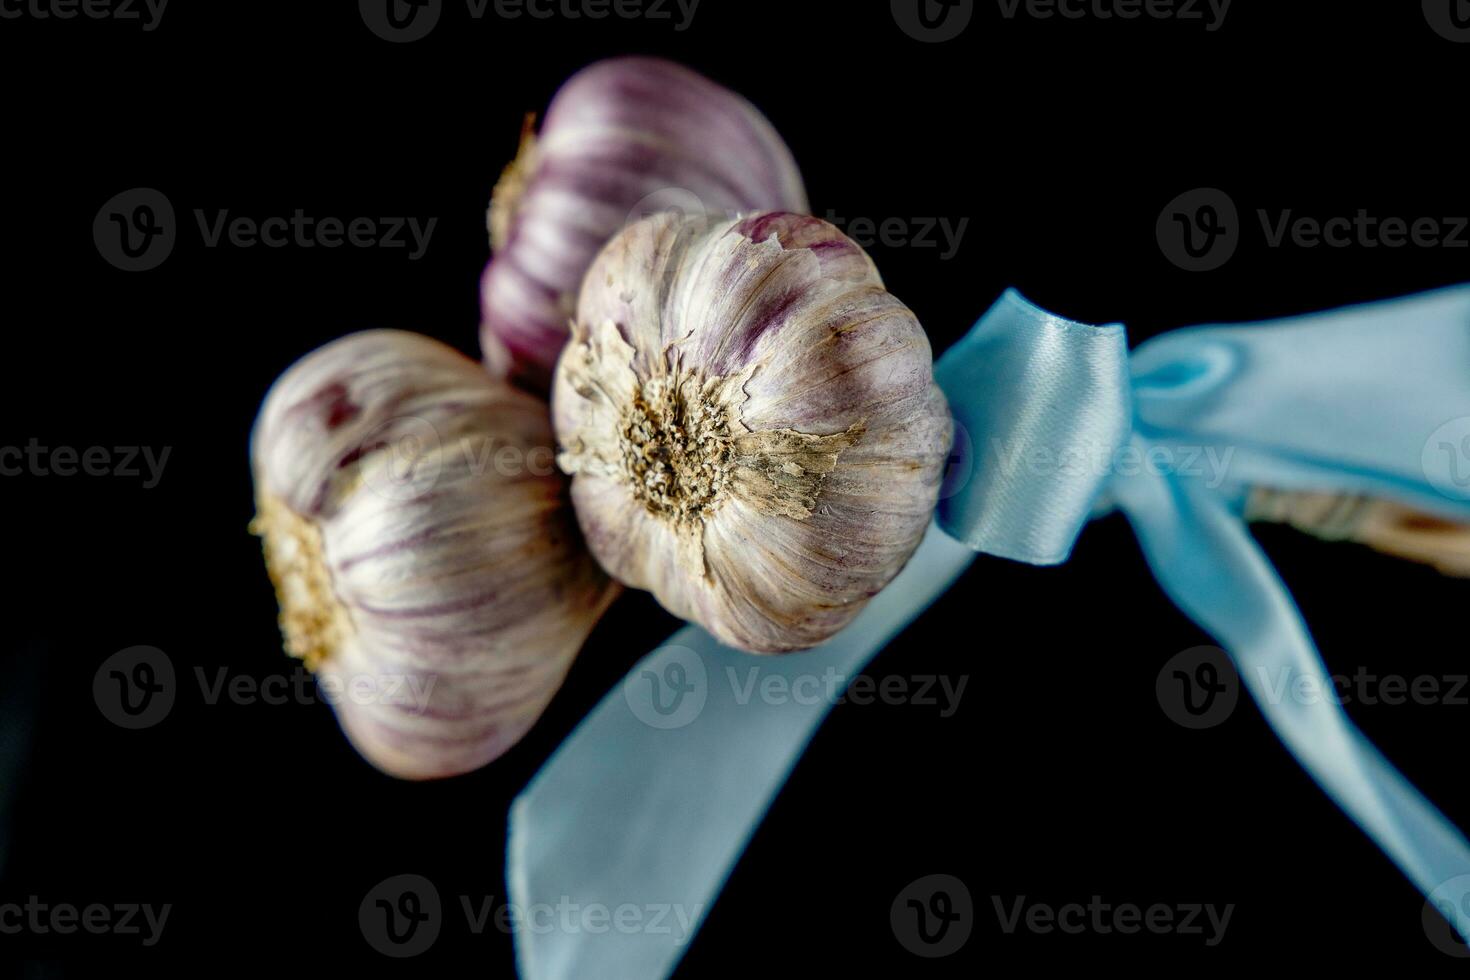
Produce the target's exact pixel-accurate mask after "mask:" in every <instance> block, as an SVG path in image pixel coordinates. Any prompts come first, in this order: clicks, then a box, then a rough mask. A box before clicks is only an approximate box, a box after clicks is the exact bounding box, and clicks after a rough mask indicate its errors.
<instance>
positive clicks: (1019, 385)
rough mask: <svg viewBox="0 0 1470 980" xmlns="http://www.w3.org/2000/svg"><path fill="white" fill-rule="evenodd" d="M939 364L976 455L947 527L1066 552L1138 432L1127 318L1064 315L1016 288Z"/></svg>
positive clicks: (1010, 553) (1020, 549) (962, 441)
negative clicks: (1133, 421)
mask: <svg viewBox="0 0 1470 980" xmlns="http://www.w3.org/2000/svg"><path fill="white" fill-rule="evenodd" d="M934 374H935V378H936V379H937V380H938V382H939V385H940V387H941V388H943V389H944V391H945V394H946V395H947V396H948V397H949V401H950V409H951V411H952V412H953V413H954V417H955V423H956V429H957V438H956V447H957V448H958V449H960V450H961V451H966V452H968V453H969V454H970V459H969V460H965V461H962V463H967V464H968V470H969V472H970V480H969V482H968V483H967V484H966V485H965V486H964V487H963V488H962V490H961V492H960V493H957V494H955V495H953V496H950V497H947V498H946V499H944V500H943V501H941V502H940V507H939V513H938V520H939V526H940V527H941V528H943V529H944V530H945V531H946V532H947V533H949V534H950V535H952V536H953V537H955V538H957V539H959V540H960V541H963V542H965V543H966V544H968V545H969V546H970V547H971V548H974V549H975V550H976V551H983V552H986V553H987V554H992V555H999V556H1001V557H1003V558H1012V559H1015V560H1017V561H1024V562H1028V563H1030V564H1033V565H1055V564H1058V563H1060V562H1063V561H1066V560H1067V556H1068V555H1069V554H1071V551H1072V543H1073V542H1074V541H1076V539H1077V535H1078V534H1079V533H1081V531H1082V528H1083V526H1084V525H1085V524H1086V523H1087V521H1088V520H1089V519H1090V518H1091V516H1092V512H1093V509H1094V506H1095V504H1096V502H1097V500H1098V498H1099V497H1100V496H1101V494H1102V493H1103V490H1104V489H1105V487H1106V485H1107V482H1108V479H1109V477H1110V476H1111V473H1112V467H1113V459H1114V456H1115V454H1116V452H1117V450H1118V449H1119V447H1121V446H1122V445H1123V444H1124V442H1125V441H1126V440H1127V438H1128V432H1129V416H1130V407H1129V381H1128V339H1127V336H1126V334H1125V333H1124V330H1123V327H1122V326H1121V325H1120V324H1111V325H1108V326H1101V327H1092V326H1087V325H1086V324H1081V323H1075V322H1073V321H1071V320H1067V319H1064V318H1062V317H1059V316H1053V315H1052V314H1050V313H1048V312H1046V311H1045V310H1043V309H1041V308H1040V307H1038V306H1035V305H1033V304H1032V303H1030V302H1028V301H1027V300H1026V299H1025V298H1024V297H1023V296H1022V295H1021V294H1020V293H1018V292H1017V291H1016V290H1014V289H1008V290H1006V292H1005V294H1004V295H1003V296H1001V298H1000V299H999V300H998V301H997V302H996V304H995V305H994V306H993V307H991V309H990V312H989V313H987V314H985V316H984V317H983V318H982V319H981V320H980V322H979V323H978V324H976V325H975V328H974V329H973V330H971V331H970V332H969V333H968V334H967V335H966V336H965V337H964V338H962V339H961V340H960V342H959V343H958V344H956V345H955V347H954V348H953V349H952V350H950V352H949V353H948V354H946V355H945V356H944V357H943V358H942V359H941V360H940V362H939V364H938V365H936V367H935V370H934Z"/></svg>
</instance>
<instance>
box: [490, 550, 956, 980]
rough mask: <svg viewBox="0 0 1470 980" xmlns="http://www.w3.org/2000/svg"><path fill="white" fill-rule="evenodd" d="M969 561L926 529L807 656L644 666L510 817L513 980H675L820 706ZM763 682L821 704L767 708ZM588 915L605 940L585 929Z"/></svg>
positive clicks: (722, 652)
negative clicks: (814, 692) (516, 975)
mask: <svg viewBox="0 0 1470 980" xmlns="http://www.w3.org/2000/svg"><path fill="white" fill-rule="evenodd" d="M974 560H975V553H974V551H972V550H971V549H970V548H968V547H966V546H965V545H963V544H961V543H959V542H957V541H955V540H953V539H952V538H950V537H948V536H946V535H945V534H944V533H943V532H942V531H940V530H939V529H938V528H937V527H936V526H934V525H930V527H929V530H928V533H927V535H926V536H925V538H924V540H923V542H922V543H921V544H920V546H919V549H918V551H917V552H915V554H914V556H913V558H912V559H911V560H910V561H909V564H908V566H907V567H906V568H904V570H903V571H902V572H901V573H899V575H898V576H897V577H896V578H895V579H894V580H893V582H891V583H890V584H889V586H888V587H887V588H886V589H884V590H883V591H882V592H881V593H880V594H879V595H878V596H876V597H875V598H874V599H873V600H872V601H871V602H869V604H868V605H867V607H866V608H864V609H863V611H862V612H861V613H860V614H859V615H858V616H857V618H856V619H854V620H853V622H852V623H851V624H850V625H849V626H848V627H847V628H846V629H844V630H843V631H842V632H841V633H839V634H838V635H837V636H835V637H833V638H832V639H831V640H829V641H828V642H827V643H825V644H823V645H822V646H821V647H819V648H817V649H815V650H811V651H808V652H806V653H795V654H787V655H784V656H781V657H756V656H752V655H750V654H746V653H741V652H739V651H736V650H731V649H730V648H728V647H724V646H721V645H720V644H719V643H718V642H717V641H716V640H715V639H714V638H713V637H711V636H710V635H709V634H708V633H706V632H705V631H704V630H702V629H699V628H697V627H693V626H690V627H686V628H685V629H682V630H680V631H679V632H677V633H675V634H674V635H673V636H672V637H670V638H669V641H668V642H667V643H666V644H664V646H663V647H661V648H660V649H659V650H657V651H655V652H654V653H653V654H650V655H649V656H648V657H645V658H644V659H643V660H642V661H641V662H640V663H639V664H638V666H637V667H635V668H634V669H633V671H632V672H631V673H630V674H629V675H628V677H627V679H626V680H625V681H624V682H623V683H622V684H621V685H620V686H619V687H618V688H616V689H614V690H613V691H612V692H611V693H609V694H608V695H607V696H606V697H605V698H603V700H602V701H601V702H600V703H599V704H598V706H597V707H596V708H595V709H593V711H592V713H591V714H589V715H588V716H587V718H586V719H585V720H584V721H583V722H582V724H581V725H580V726H578V728H577V730H576V731H575V732H573V733H572V735H571V736H570V737H568V739H567V740H566V741H565V742H564V743H563V744H562V746H561V748H559V749H558V750H557V752H556V753H555V754H554V755H553V756H552V758H551V759H550V761H548V762H547V763H546V765H545V766H543V767H542V769H541V771H540V772H539V773H538V774H537V775H536V777H535V778H534V779H533V780H532V781H531V783H530V785H529V786H528V787H527V788H526V789H525V791H524V792H522V793H521V795H520V796H519V797H517V798H516V800H515V803H514V804H513V805H512V807H511V813H510V841H509V846H508V854H507V860H506V867H507V878H508V885H509V888H510V896H511V902H512V905H513V907H514V908H516V909H517V910H518V913H519V915H521V916H522V917H523V919H524V921H523V923H522V925H521V927H520V928H518V929H517V930H516V932H515V943H516V958H517V962H518V966H519V972H520V974H521V976H522V977H523V978H524V980H570V978H582V977H599V978H604V980H625V978H626V980H654V978H658V977H666V976H668V975H669V974H671V973H672V972H673V971H674V968H675V967H676V966H677V965H678V962H679V959H680V958H681V957H682V955H683V953H684V949H685V948H686V946H687V944H688V943H689V941H690V940H691V939H692V938H693V935H694V933H695V931H696V930H697V929H698V928H699V926H700V924H701V923H702V922H703V920H704V917H705V913H706V912H707V910H708V908H709V906H710V904H711V903H713V902H714V900H715V898H716V897H717V896H718V894H719V892H720V889H721V888H722V887H723V885H724V883H725V880H726V879H727V878H728V877H729V874H730V872H731V870H732V869H733V868H734V866H735V863H736V862H737V861H738V860H739V858H740V855H741V853H742V852H743V851H744V850H745V846H746V844H747V843H748V842H749V840H750V838H751V835H752V834H754V832H755V829H756V828H757V827H758V826H759V825H760V822H761V819H762V818H763V817H764V816H765V813H766V810H767V809H768V808H769V807H770V805H771V802H772V801H773V800H774V799H775V797H776V794H777V793H778V792H779V791H780V788H781V786H782V784H783V783H784V782H785V781H786V777H787V775H788V774H789V773H790V771H791V768H792V767H793V766H794V765H795V764H796V761H797V760H798V759H799V758H800V757H801V754H802V753H803V752H804V751H805V750H806V746H807V743H808V742H809V741H810V740H811V738H812V735H813V734H814V733H815V732H816V729H817V727H818V726H819V725H820V724H821V723H822V720H823V719H824V718H825V717H826V716H827V712H828V711H829V710H830V708H831V705H832V699H834V698H835V697H836V696H837V695H840V694H841V693H842V691H843V690H844V689H845V688H846V682H847V681H848V680H850V679H851V677H852V676H853V675H854V674H855V673H857V672H859V671H861V670H862V669H863V667H864V666H865V665H866V664H867V663H868V661H869V660H871V659H872V657H873V655H874V654H876V653H877V652H878V651H879V650H880V649H882V648H883V646H884V645H885V644H887V643H888V641H889V640H890V639H892V638H893V637H894V636H895V635H897V634H898V633H899V632H900V631H901V630H902V629H903V628H904V627H905V626H907V625H908V624H909V623H910V622H911V621H912V620H913V619H915V618H916V617H917V616H918V615H919V614H920V613H922V612H923V611H924V609H925V608H927V607H928V606H929V604H930V603H932V602H933V601H934V600H935V599H937V598H938V597H939V596H940V595H941V594H943V592H944V591H945V590H946V589H948V588H949V586H950V585H951V584H952V583H953V582H954V581H955V579H957V578H958V577H959V576H960V574H961V573H962V572H964V570H965V569H966V568H968V567H969V566H970V564H971V563H972V562H973V561H974ZM773 677H776V678H781V679H783V680H784V682H785V684H784V685H783V686H784V689H785V690H788V691H791V692H792V693H793V695H795V694H797V693H798V692H800V691H802V690H810V689H812V688H813V687H815V686H816V683H817V682H821V683H823V685H824V686H823V687H822V690H823V691H824V692H825V693H826V694H829V695H830V697H829V696H818V697H810V696H806V697H795V696H793V697H783V698H779V699H770V698H765V697H763V696H762V693H761V692H762V690H763V685H764V684H765V683H767V682H768V681H769V679H770V678H773ZM829 678H831V679H832V683H835V684H836V687H835V688H833V687H829V686H825V685H826V683H827V681H828V679H829ZM797 679H801V680H802V681H803V683H802V684H801V685H797V684H796V683H795V682H796V680H797ZM665 681H667V683H665ZM671 695H676V696H674V697H671ZM666 712H667V713H666ZM594 914H595V915H597V916H598V917H599V918H600V919H601V921H602V923H603V924H604V926H605V928H599V929H597V930H595V931H594V930H592V929H589V928H585V927H582V926H581V923H582V922H584V921H585V920H584V916H589V915H594ZM655 915H657V916H658V923H657V928H653V927H651V926H652V925H653V922H652V917H654V916H655ZM548 921H549V923H550V924H549V927H548V925H547V923H548ZM609 923H610V924H609Z"/></svg>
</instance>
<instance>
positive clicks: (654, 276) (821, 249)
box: [552, 212, 953, 653]
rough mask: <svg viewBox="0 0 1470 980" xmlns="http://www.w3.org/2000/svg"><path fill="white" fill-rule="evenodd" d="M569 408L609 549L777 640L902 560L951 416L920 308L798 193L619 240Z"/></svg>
mask: <svg viewBox="0 0 1470 980" xmlns="http://www.w3.org/2000/svg"><path fill="white" fill-rule="evenodd" d="M552 410H553V417H554V420H555V423H556V434H557V439H558V440H559V442H560V444H561V446H562V452H561V454H560V455H559V457H558V462H559V464H560V465H561V467H562V469H563V470H565V471H566V472H567V473H569V474H571V475H572V477H573V480H572V500H573V503H574V505H575V507H576V511H577V519H578V522H579V523H580V524H581V527H582V530H583V533H584V535H585V536H586V538H587V542H588V545H589V546H590V547H591V549H592V552H593V554H594V555H596V556H597V559H598V561H600V562H601V563H602V566H603V568H605V569H607V571H608V573H609V574H611V575H612V576H613V577H614V578H616V579H618V580H619V581H621V582H623V583H624V584H627V585H630V586H633V587H636V588H640V589H647V590H650V591H652V592H653V593H654V595H655V596H656V597H657V598H658V600H659V601H660V602H661V603H662V604H663V605H664V607H665V608H667V609H668V610H669V611H670V612H672V613H674V614H675V615H678V616H680V617H683V618H685V619H689V620H692V621H694V622H697V623H699V624H700V625H702V626H704V627H705V628H706V629H707V630H709V631H710V632H711V633H712V634H713V635H714V636H716V637H717V638H718V639H720V640H721V641H722V642H724V643H726V644H728V645H731V646H735V647H739V648H741V649H744V650H749V651H753V652H761V653H766V652H781V651H789V650H799V649H804V648H807V647H811V646H814V645H816V644H818V643H820V642H822V641H823V640H825V639H827V638H828V637H830V636H831V635H832V634H833V633H835V632H837V631H838V630H839V629H841V628H842V627H843V626H845V625H846V624H847V623H848V622H850V621H851V620H852V618H853V617H854V616H855V615H857V613H858V611H859V610H860V609H861V608H862V607H863V605H864V603H866V602H867V600H868V599H869V598H871V597H872V596H873V595H874V594H876V593H877V592H878V591H879V590H880V589H882V588H883V587H884V586H885V585H887V584H888V582H889V581H890V580H891V579H892V578H893V577H894V575H896V574H897V573H898V571H899V570H900V569H901V568H902V567H903V565H904V563H905V562H906V561H907V560H908V559H909V556H910V555H912V554H913V552H914V549H915V548H917V547H918V544H919V541H920V538H921V537H922V536H923V534H924V530H925V528H926V526H927V525H928V523H929V521H930V517H931V515H932V512H933V509H934V505H935V502H936V499H937V497H938V492H939V486H940V483H941V481H942V476H943V468H944V465H945V461H946V459H947V457H948V453H949V448H950V441H951V436H952V434H953V429H952V423H951V421H950V415H949V410H948V406H947V404H946V402H945V399H944V396H943V394H942V393H941V392H940V390H939V387H938V385H936V384H935V383H934V377H933V370H932V360H931V353H930V348H929V341H928V338H927V337H926V336H925V334H924V331H923V329H922V328H921V327H920V326H919V322H918V320H917V319H916V318H915V316H914V314H913V313H912V312H910V311H909V309H908V308H907V307H905V306H904V305H903V304H902V303H900V302H899V301H898V300H897V299H895V298H894V297H893V296H892V295H891V294H890V293H888V292H887V290H885V289H884V288H883V283H882V281H881V279H880V278H879V276H878V272H877V270H876V268H875V267H874V266H873V263H872V261H871V260H870V259H869V258H868V256H867V255H866V254H865V253H864V252H863V250H862V249H861V248H859V247H858V246H857V245H856V244H855V243H853V242H852V241H851V240H849V239H848V238H846V237H845V236H844V235H843V234H842V233H841V232H839V231H838V230H837V229H836V228H834V227H833V226H832V225H830V224H828V223H827V222H825V221H822V220H820V219H818V218H813V217H807V216H803V215H796V214H790V213H781V212H772V213H763V214H755V215H750V216H747V217H743V218H736V219H728V220H721V221H711V220H708V219H701V218H699V217H685V216H680V215H676V214H660V215H656V216H654V217H651V218H649V219H646V220H644V221H641V222H639V223H637V224H635V225H632V226H630V227H629V228H628V229H626V230H625V231H624V232H622V233H621V234H620V235H618V236H617V237H616V238H614V239H613V240H612V241H611V242H609V243H608V245H607V247H606V248H605V249H604V250H603V251H602V252H601V254H600V255H599V256H598V257H597V260H596V261H595V262H594V263H593V265H592V268H591V269H590V270H589V271H588V274H587V278H586V280H585V282H584V284H583V287H582V291H581V295H580V298H579V302H578V306H577V316H576V320H575V322H574V324H573V329H572V341H571V343H569V344H568V346H567V348H566V350H565V352H564V353H563V355H562V357H561V360H560V362H559V363H558V365H557V370H556V376H555V387H554V391H553V400H552Z"/></svg>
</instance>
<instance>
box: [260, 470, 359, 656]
mask: <svg viewBox="0 0 1470 980" xmlns="http://www.w3.org/2000/svg"><path fill="white" fill-rule="evenodd" d="M250 533H252V534H254V535H257V536H258V537H259V538H260V539H261V545H262V547H263V549H264V551H265V567H266V573H267V574H268V575H269V576H270V580H271V584H272V585H273V586H275V590H276V600H277V602H278V603H279V605H280V609H281V616H280V623H281V636H282V637H283V638H284V640H285V646H286V652H287V653H289V654H290V655H291V656H293V657H296V658H298V659H299V660H301V661H302V662H303V663H304V664H305V665H306V668H307V670H310V671H312V672H313V673H315V672H316V671H317V670H318V669H320V667H321V665H322V663H323V662H325V661H326V660H327V659H328V658H330V657H331V656H332V654H333V652H334V651H336V650H338V649H340V648H341V646H342V644H343V643H344V642H346V640H347V638H348V637H350V636H351V635H352V633H353V627H352V617H351V615H350V614H349V613H348V611H347V608H346V607H345V606H343V605H342V603H341V601H339V600H338V598H337V596H336V592H335V591H334V589H333V587H332V574H331V572H330V570H329V569H328V567H327V562H326V558H325V555H324V553H323V548H322V534H321V531H320V530H318V529H317V527H316V525H315V524H313V523H312V522H311V521H309V520H307V519H305V518H304V517H301V516H300V515H298V514H296V513H294V512H293V511H292V510H291V508H290V507H288V506H286V504H285V503H283V502H282V501H280V500H279V499H277V498H276V497H275V496H274V495H272V494H270V493H262V494H261V495H260V499H259V501H258V502H257V514H256V517H255V520H253V521H251V522H250Z"/></svg>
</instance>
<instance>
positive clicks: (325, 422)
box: [251, 330, 617, 779]
mask: <svg viewBox="0 0 1470 980" xmlns="http://www.w3.org/2000/svg"><path fill="white" fill-rule="evenodd" d="M552 446H553V438H552V432H551V426H550V421H549V418H548V416H547V409H546V405H545V404H544V403H543V402H542V401H541V400H540V399H537V398H535V397H533V396H531V395H528V394H525V393H523V392H520V391H517V390H516V389H514V388H513V387H511V386H510V385H509V384H508V383H507V382H506V381H504V380H503V379H497V378H493V377H491V376H490V375H488V374H487V373H486V372H485V370H484V369H483V368H482V366H481V365H479V364H476V363H475V362H474V361H471V360H470V359H469V358H466V357H464V356H463V355H461V354H459V353H458V352H456V351H454V350H452V349H450V348H449V347H446V346H444V345H443V344H440V343H438V342H436V341H434V340H431V339H429V338H427V337H423V336H420V335H418V334H412V333H406V332H402V331H394V330H377V331H368V332H365V333H358V334H353V335H351V336H348V337H345V338H343V339H341V340H338V341H335V342H334V343H331V344H328V345H327V346H325V347H323V348H321V349H319V350H317V351H315V352H314V353H312V354H310V355H308V356H306V357H305V358H303V359H302V360H300V361H298V362H297V363H296V364H295V365H294V366H292V367H291V368H290V370H288V371H287V372H286V373H285V374H284V375H283V376H282V377H281V378H280V379H279V380H278V381H277V382H276V383H275V385H274V386H273V387H272V388H271V390H270V393H269V394H268V395H267V397H266V400H265V404H264V406H263V407H262V408H261V412H260V416H259V418H258V419H257V420H256V424H255V431H254V433H253V435H252V437H251V457H252V463H253V468H254V473H255V487H256V505H257V509H258V510H257V514H258V516H257V517H256V520H255V523H254V524H253V525H252V531H254V532H255V533H256V534H259V535H260V536H261V537H262V538H263V539H264V546H265V555H266V564H267V568H268V570H269V572H270V576H271V580H272V581H273V583H274V584H275V587H276V593H277V597H278V599H279V601H280V606H281V630H282V633H283V635H284V637H285V644H286V648H287V651H288V652H289V653H291V654H293V655H294V656H297V657H299V658H301V659H302V660H303V661H305V663H306V665H307V667H309V668H310V669H311V670H312V671H314V672H315V673H316V675H317V680H318V684H319V686H320V687H321V689H322V691H323V693H324V695H325V696H326V698H327V699H328V700H330V701H332V703H333V705H334V707H335V709H336V712H337V716H338V719H339V721H340V723H341V725H342V728H343V730H344V731H345V732H346V734H347V736H348V738H349V739H350V740H351V741H352V743H353V745H354V746H356V748H357V749H358V751H359V752H360V753H361V754H362V755H363V756H364V757H365V758H366V759H367V760H368V761H369V762H371V763H373V764H374V765H375V766H377V767H378V768H380V769H382V770H383V771H384V772H387V773H389V774H391V775H394V776H398V777H401V778H405V779H432V778H438V777H444V776H453V775H457V774H460V773H464V772H469V771H470V770H473V769H477V768H479V767H480V766H483V765H485V764H486V763H488V762H490V761H491V760H493V759H495V758H496V757H498V756H500V755H501V754H503V753H504V752H505V751H506V750H507V749H509V748H510V747H511V746H512V745H514V744H515V743H516V742H517V741H518V740H519V739H520V738H521V736H522V735H524V734H525V732H526V731H527V730H528V729H529V728H530V727H531V725H532V724H533V723H534V722H535V720H536V719H537V717H539V716H540V714H541V712H542V710H543V709H544V708H545V707H546V704H547V702H549V701H550V700H551V697H552V695H553V694H554V693H555V692H556V690H557V688H558V687H559V686H560V685H561V682H562V679H563V678H564V676H565V675H566V672H567V669H568V668H569V666H570V665H571V662H572V659H573V657H575V655H576V653H577V651H578V649H579V648H580V647H581V645H582V643H583V641H584V640H585V639H586V637H587V634H588V633H589V632H590V631H591V629H592V626H593V624H594V623H595V622H596V621H597V619H598V617H599V616H600V615H601V614H602V612H603V611H604V610H605V609H606V607H607V605H608V604H609V603H610V602H611V601H612V599H613V597H614V595H615V594H616V591H617V587H616V585H615V584H613V583H611V582H609V581H608V580H607V578H606V576H604V575H603V573H602V572H601V571H600V570H599V569H598V568H597V566H596V563H595V562H594V561H593V560H592V558H591V557H590V556H589V555H588V554H587V552H586V549H585V547H584V545H583V544H582V541H581V537H580V535H579V534H578V532H577V528H576V525H575V522H574V521H573V519H572V515H571V510H570V506H569V503H568V500H567V493H566V489H567V488H566V480H565V478H564V477H562V476H561V474H559V473H557V472H556V469H555V464H554V455H553V450H552Z"/></svg>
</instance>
